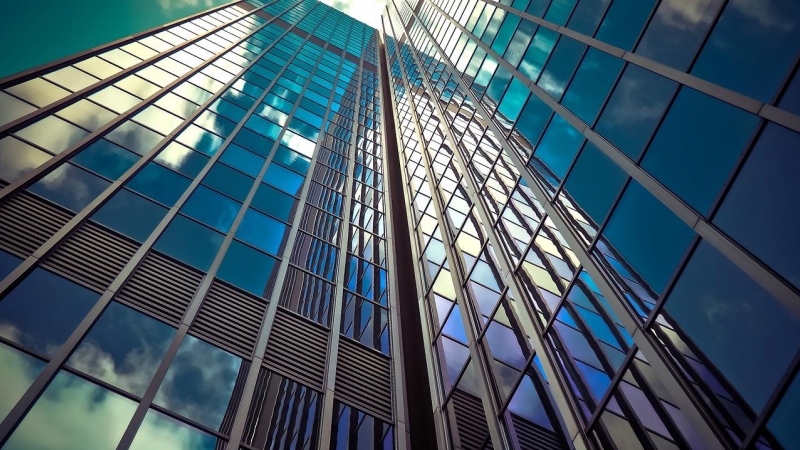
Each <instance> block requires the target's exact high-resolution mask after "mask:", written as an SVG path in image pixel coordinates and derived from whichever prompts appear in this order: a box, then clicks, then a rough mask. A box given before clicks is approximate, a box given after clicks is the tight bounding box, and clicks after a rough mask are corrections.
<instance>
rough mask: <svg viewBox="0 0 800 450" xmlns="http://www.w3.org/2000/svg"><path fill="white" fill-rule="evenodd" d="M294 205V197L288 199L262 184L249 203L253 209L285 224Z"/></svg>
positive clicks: (281, 193) (286, 196) (290, 215)
mask: <svg viewBox="0 0 800 450" xmlns="http://www.w3.org/2000/svg"><path fill="white" fill-rule="evenodd" d="M294 204H295V199H294V197H290V196H288V195H286V194H284V193H283V192H281V191H279V190H277V189H275V188H273V187H270V186H268V185H266V184H263V183H262V184H260V185H259V186H258V190H257V191H256V195H255V196H254V197H253V201H252V203H251V205H252V206H253V207H254V208H257V209H259V210H261V211H263V212H265V213H267V214H269V215H270V216H272V217H275V218H276V219H280V220H283V221H285V222H289V220H290V219H291V217H292V212H293V211H294Z"/></svg>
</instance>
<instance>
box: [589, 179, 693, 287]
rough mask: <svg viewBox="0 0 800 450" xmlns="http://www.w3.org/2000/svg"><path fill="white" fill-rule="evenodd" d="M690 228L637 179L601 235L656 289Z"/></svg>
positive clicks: (679, 253) (680, 251)
mask: <svg viewBox="0 0 800 450" xmlns="http://www.w3.org/2000/svg"><path fill="white" fill-rule="evenodd" d="M693 234H694V233H693V232H692V230H691V228H689V227H688V226H687V225H686V224H685V223H683V222H682V221H681V220H680V219H678V217H677V216H675V215H674V214H672V211H670V210H669V209H667V207H666V206H664V205H663V204H662V203H661V202H659V201H658V200H656V199H655V198H654V197H653V196H652V195H650V193H649V192H647V191H646V190H645V189H644V188H643V187H642V186H641V185H640V184H639V183H637V182H635V181H631V182H630V184H629V185H628V188H627V189H626V190H625V193H624V194H623V196H622V198H621V199H620V201H619V204H618V205H617V207H616V209H615V210H614V214H613V215H612V216H611V218H610V219H609V221H608V225H607V226H606V229H605V231H603V235H604V236H605V237H606V238H607V239H608V240H609V241H610V246H611V247H612V248H613V249H614V250H616V251H617V252H618V253H619V254H620V255H621V256H622V258H623V259H624V261H625V262H627V263H628V265H630V266H631V268H632V269H633V271H634V272H636V273H637V274H638V275H639V276H641V277H642V279H644V280H645V281H646V282H647V283H648V284H649V285H650V287H651V288H653V290H654V291H655V292H656V293H660V292H661V291H662V290H664V287H665V286H666V284H667V280H669V277H670V276H671V275H672V273H673V272H674V271H675V269H676V267H677V265H678V262H679V261H680V260H681V257H682V256H683V254H684V253H685V252H686V248H687V247H688V245H689V242H690V241H691V239H692V236H693Z"/></svg>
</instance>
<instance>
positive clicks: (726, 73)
mask: <svg viewBox="0 0 800 450" xmlns="http://www.w3.org/2000/svg"><path fill="white" fill-rule="evenodd" d="M756 11H758V12H756ZM798 18H800V3H799V2H797V0H773V1H769V2H763V3H759V4H758V6H755V5H754V4H752V3H750V2H749V1H748V0H732V1H730V2H728V5H727V6H726V7H725V10H724V11H723V13H722V16H721V17H720V19H719V21H718V22H717V24H716V26H715V27H714V30H713V31H712V32H711V36H710V37H709V38H708V41H707V42H706V44H705V47H703V51H702V52H701V53H700V57H699V58H698V59H697V62H696V63H695V64H694V66H693V67H692V74H693V75H697V76H698V77H701V78H705V79H706V80H709V81H712V82H714V83H717V84H720V85H722V86H725V87H726V88H728V89H732V90H734V91H737V92H741V93H743V94H745V95H749V96H751V97H755V98H757V99H759V100H761V101H763V102H767V103H769V102H770V101H772V99H773V98H774V96H775V94H776V93H777V92H776V91H777V90H778V87H779V86H780V85H781V83H783V80H784V79H785V78H786V72H787V71H788V70H789V67H790V66H791V65H792V62H793V61H794V59H795V57H796V55H797V51H798V50H800V20H799V19H798ZM731 49H736V50H735V51H731Z"/></svg>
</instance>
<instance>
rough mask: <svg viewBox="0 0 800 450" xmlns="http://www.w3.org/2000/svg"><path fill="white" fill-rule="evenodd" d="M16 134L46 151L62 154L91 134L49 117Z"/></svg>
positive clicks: (54, 117)
mask: <svg viewBox="0 0 800 450" xmlns="http://www.w3.org/2000/svg"><path fill="white" fill-rule="evenodd" d="M15 134H16V135H17V136H19V137H21V138H23V139H25V140H27V141H29V142H31V143H33V144H36V145H38V146H39V147H42V148H43V149H45V150H49V151H51V152H53V153H61V152H63V151H64V150H66V149H68V148H70V147H71V146H72V145H73V144H75V143H76V142H78V141H79V140H81V139H83V138H84V137H85V136H86V135H88V134H89V133H88V132H87V131H86V130H84V129H82V128H78V127H76V126H75V125H72V124H70V123H68V122H65V121H63V120H61V119H59V118H58V117H56V116H47V117H45V118H44V119H42V120H40V121H38V122H36V123H34V124H33V125H29V126H27V127H25V128H23V129H22V130H19V131H17V132H16V133H15Z"/></svg>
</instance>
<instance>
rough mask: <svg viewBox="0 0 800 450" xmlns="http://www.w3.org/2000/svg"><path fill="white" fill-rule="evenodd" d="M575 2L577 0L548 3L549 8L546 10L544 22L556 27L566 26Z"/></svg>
mask: <svg viewBox="0 0 800 450" xmlns="http://www.w3.org/2000/svg"><path fill="white" fill-rule="evenodd" d="M577 1H578V0H553V1H552V3H550V7H549V8H547V14H545V16H544V18H545V20H549V21H550V22H553V23H555V24H558V25H566V23H567V19H568V18H569V15H570V13H571V12H572V8H574V7H575V3H576V2H577ZM584 1H586V0H584Z"/></svg>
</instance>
